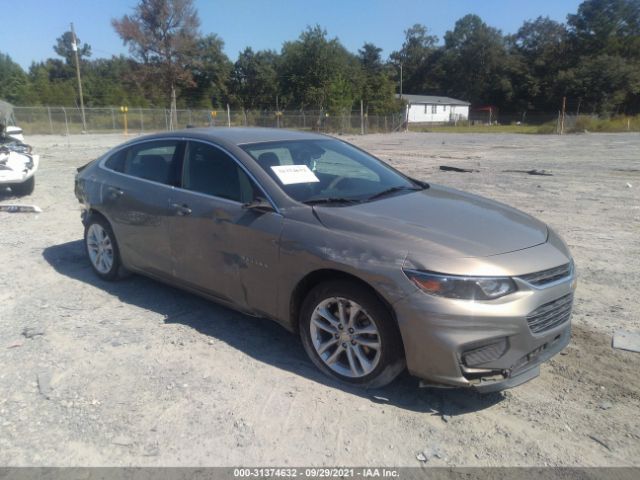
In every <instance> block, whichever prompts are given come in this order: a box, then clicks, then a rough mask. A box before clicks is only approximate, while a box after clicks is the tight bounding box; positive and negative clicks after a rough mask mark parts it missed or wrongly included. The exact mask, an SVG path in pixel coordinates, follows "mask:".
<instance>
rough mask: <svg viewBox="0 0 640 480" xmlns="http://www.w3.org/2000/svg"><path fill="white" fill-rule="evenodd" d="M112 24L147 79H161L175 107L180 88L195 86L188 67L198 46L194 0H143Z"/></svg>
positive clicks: (198, 21)
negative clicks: (128, 13) (177, 89)
mask: <svg viewBox="0 0 640 480" xmlns="http://www.w3.org/2000/svg"><path fill="white" fill-rule="evenodd" d="M111 23H112V25H113V27H114V29H115V30H116V32H117V33H118V35H120V37H121V38H122V40H123V42H124V44H125V45H128V46H129V51H130V53H131V55H132V56H133V57H134V58H135V59H137V60H138V61H140V62H141V63H142V66H143V68H141V69H140V72H142V73H143V74H144V75H145V76H146V78H147V79H149V78H153V79H155V80H156V83H158V82H159V83H161V84H162V85H163V86H164V88H165V90H166V92H167V97H168V99H170V101H169V102H167V104H171V106H172V107H175V99H176V88H178V87H181V86H187V87H190V86H193V85H194V82H193V76H192V73H191V70H190V69H189V68H187V65H188V64H189V63H190V61H191V58H192V56H193V54H194V51H195V49H196V45H197V40H198V37H199V33H198V27H199V26H200V20H199V18H198V13H197V11H196V9H195V7H194V6H193V0H140V1H139V3H138V4H137V6H136V7H135V8H134V13H133V14H132V15H125V16H123V17H122V18H121V19H119V20H118V19H113V20H112V22H111Z"/></svg>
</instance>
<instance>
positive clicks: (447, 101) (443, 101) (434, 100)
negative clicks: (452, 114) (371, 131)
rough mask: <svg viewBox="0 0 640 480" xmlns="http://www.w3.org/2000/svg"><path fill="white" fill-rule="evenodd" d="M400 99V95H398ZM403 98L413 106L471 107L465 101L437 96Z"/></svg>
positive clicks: (409, 96) (405, 96) (403, 96)
mask: <svg viewBox="0 0 640 480" xmlns="http://www.w3.org/2000/svg"><path fill="white" fill-rule="evenodd" d="M396 98H400V95H396ZM402 98H403V99H404V100H406V101H407V103H411V104H416V103H417V104H427V105H465V106H466V105H471V104H470V103H469V102H465V101H464V100H457V99H455V98H449V97H438V96H435V95H407V94H403V95H402Z"/></svg>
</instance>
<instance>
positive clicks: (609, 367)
mask: <svg viewBox="0 0 640 480" xmlns="http://www.w3.org/2000/svg"><path fill="white" fill-rule="evenodd" d="M122 140H124V138H123V137H121V136H117V135H101V136H98V135H86V136H75V137H71V138H64V137H54V136H34V137H31V138H29V139H28V141H29V142H30V143H32V144H33V145H35V147H36V149H37V150H38V152H39V153H40V154H41V155H42V162H41V170H40V172H39V174H38V176H37V185H36V190H35V193H34V194H33V195H32V196H31V197H30V198H26V199H23V200H22V201H24V202H27V203H34V204H36V205H38V206H40V207H41V208H42V209H43V212H42V213H41V214H38V215H35V214H27V213H14V214H10V213H1V212H0V226H1V234H0V266H1V268H2V275H1V276H0V465H50V466H54V465H55V466H68V465H92V466H93V465H118V466H120V465H163V466H168V465H172V466H174V465H240V464H242V465H298V466H300V465H321V464H322V465H359V466H362V465H372V464H373V465H394V466H418V465H420V464H421V463H420V462H419V461H418V460H417V459H416V455H417V454H418V453H419V452H423V451H425V452H426V456H427V457H429V460H428V463H427V465H488V466H496V465H508V466H511V465H539V466H542V465H586V466H592V465H640V460H639V459H640V414H639V412H640V380H639V379H638V371H639V370H640V354H637V353H631V352H623V351H618V350H613V349H612V348H611V337H612V334H613V332H614V331H615V330H617V329H620V328H624V329H628V330H640V296H639V295H638V285H640V135H638V134H610V135H607V134H601V135H595V134H594V135H576V136H565V137H556V136H533V135H532V136H524V135H522V136H521V135H490V134H486V135H462V134H458V135H456V134H429V133H426V134H419V133H413V134H401V133H400V134H394V135H371V136H367V137H354V138H350V140H351V141H353V142H355V143H356V144H358V145H360V146H362V147H364V148H365V149H368V150H370V151H372V152H374V153H376V154H377V155H379V156H380V157H381V158H382V159H384V160H390V161H391V163H392V164H394V165H395V166H397V167H398V168H400V169H401V170H403V171H405V172H407V173H410V174H412V175H414V176H416V177H419V178H422V179H425V180H427V181H430V182H434V183H442V184H446V185H450V186H453V187H458V188H462V189H465V190H468V191H472V192H475V193H478V194H481V195H485V196H488V197H491V198H494V199H497V200H500V201H503V202H506V203H508V204H510V205H513V206H515V207H518V208H520V209H522V210H524V211H526V212H529V213H531V214H533V215H535V216H537V217H538V218H540V219H542V220H543V221H545V222H548V223H549V224H550V225H551V226H552V227H553V228H555V229H556V230H557V231H559V232H560V234H561V235H562V236H563V237H564V238H565V240H566V241H567V243H568V244H569V245H570V247H571V249H572V252H573V254H574V256H575V259H576V263H577V265H578V269H579V285H578V290H577V300H576V306H575V313H574V316H573V323H574V337H573V340H572V343H571V345H570V346H569V347H568V349H567V350H566V352H564V353H565V354H563V355H558V356H557V357H556V358H555V359H553V360H552V361H551V362H549V363H547V364H545V365H544V366H543V368H542V374H541V376H540V377H539V378H538V379H536V380H534V381H532V382H530V383H528V384H526V385H523V386H520V387H518V388H516V389H513V390H510V391H507V392H505V393H502V394H494V395H490V396H485V397H481V396H479V395H477V394H475V393H473V392H470V391H439V390H433V389H418V388H417V381H416V380H415V379H412V378H411V377H409V376H406V375H405V376H404V377H401V378H400V379H399V380H398V381H396V382H394V383H393V384H392V385H391V386H389V387H387V388H385V389H382V390H379V391H375V392H364V391H356V390H353V391H352V390H348V389H345V388H343V387H340V386H337V385H335V384H333V383H331V382H330V381H329V380H327V379H325V378H324V377H322V376H321V375H320V374H318V373H317V372H316V370H315V369H314V367H313V366H312V364H311V362H310V361H309V360H307V358H306V357H305V354H304V352H303V350H302V347H301V346H300V344H299V342H298V341H297V338H296V337H294V336H293V335H291V334H290V333H288V332H286V331H284V330H282V329H281V328H280V327H278V326H277V325H275V324H272V323H270V322H267V321H263V320H259V319H254V318H249V317H246V316H243V315H241V314H238V313H235V312H233V311H231V310H227V309H225V308H222V307H219V306H216V305H215V304H212V303H209V302H207V301H204V300H202V299H200V298H198V297H195V296H192V295H190V294H187V293H183V292H181V291H179V290H176V289H173V288H169V287H166V286H164V285H161V284H158V283H156V282H153V281H151V280H147V279H145V278H141V277H132V278H130V279H127V280H125V281H122V282H119V283H104V282H101V281H99V280H98V279H97V278H96V277H95V276H94V275H93V273H92V272H91V270H90V267H89V264H88V261H87V260H86V259H85V257H84V254H83V249H82V244H81V237H82V226H81V224H80V219H79V213H80V211H79V205H78V203H77V201H76V200H75V198H74V195H73V175H74V169H75V167H77V166H79V165H81V164H84V163H86V162H87V161H88V160H90V159H92V158H94V157H96V156H97V155H98V154H100V153H101V152H103V151H105V150H106V149H107V148H108V147H110V146H113V145H116V144H118V143H119V142H121V141H122ZM439 165H454V166H459V167H468V168H473V169H477V170H479V172H476V173H446V172H441V171H439V170H438V166H439ZM531 168H536V169H546V170H550V171H551V172H553V176H531V175H526V174H522V173H514V172H504V170H529V169H531ZM15 201H16V199H14V198H11V197H10V196H9V195H8V194H7V193H5V194H3V195H0V203H3V204H4V203H12V202H15ZM28 337H30V338H28ZM436 453H437V454H438V455H437V456H436V455H435V454H436Z"/></svg>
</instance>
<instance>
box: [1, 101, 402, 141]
mask: <svg viewBox="0 0 640 480" xmlns="http://www.w3.org/2000/svg"><path fill="white" fill-rule="evenodd" d="M13 110H14V116H15V120H16V124H17V125H19V126H20V127H21V128H22V129H23V131H24V132H25V133H26V134H52V135H72V134H78V133H82V132H83V131H86V132H90V133H109V132H112V133H116V132H123V131H124V130H125V127H126V129H127V131H128V132H129V133H145V132H157V131H164V130H171V129H180V128H186V127H190V126H192V127H206V126H216V127H229V126H230V127H241V126H246V127H270V128H288V129H294V130H309V131H317V132H326V133H345V134H347V133H351V134H354V133H384V132H392V131H395V130H398V129H400V128H402V125H403V114H402V113H395V114H389V115H366V114H364V115H361V114H360V112H357V113H356V112H350V113H345V114H342V115H331V114H328V113H326V112H313V111H284V112H256V111H236V110H231V111H227V110H192V109H181V110H178V111H177V124H176V122H175V121H174V122H172V118H171V112H170V110H168V109H161V108H155V109H154V108H136V107H129V108H128V111H127V112H126V113H125V112H122V111H121V110H120V108H119V107H112V108H85V110H84V113H85V124H86V128H85V126H84V125H83V121H82V112H81V110H80V109H79V108H70V107H13Z"/></svg>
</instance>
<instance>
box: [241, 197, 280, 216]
mask: <svg viewBox="0 0 640 480" xmlns="http://www.w3.org/2000/svg"><path fill="white" fill-rule="evenodd" d="M242 208H244V209H245V210H254V211H256V212H273V211H274V209H273V206H272V205H271V204H270V203H269V202H268V201H267V200H266V199H264V198H262V197H256V198H255V199H253V200H252V201H250V202H247V203H245V204H243V205H242Z"/></svg>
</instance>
